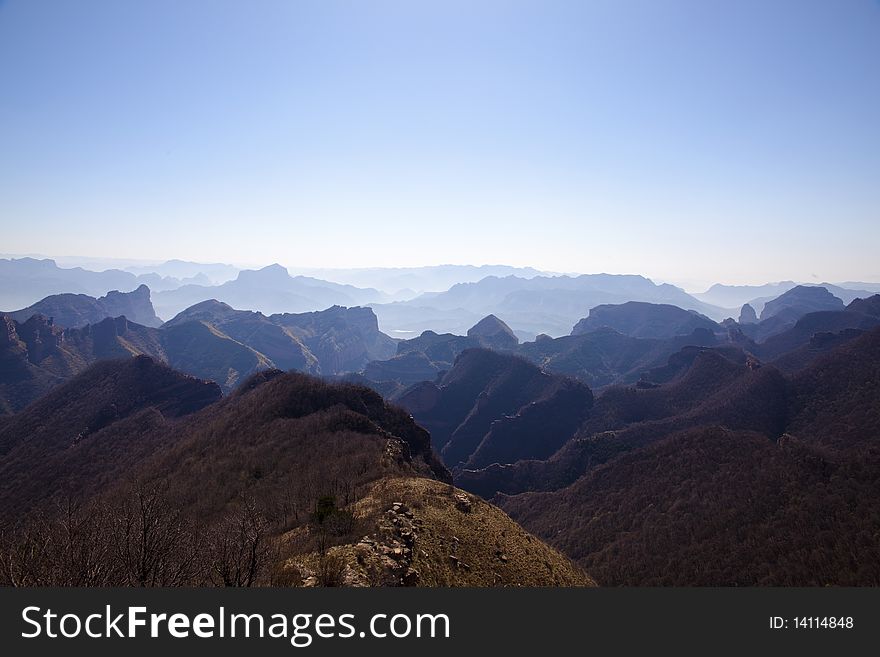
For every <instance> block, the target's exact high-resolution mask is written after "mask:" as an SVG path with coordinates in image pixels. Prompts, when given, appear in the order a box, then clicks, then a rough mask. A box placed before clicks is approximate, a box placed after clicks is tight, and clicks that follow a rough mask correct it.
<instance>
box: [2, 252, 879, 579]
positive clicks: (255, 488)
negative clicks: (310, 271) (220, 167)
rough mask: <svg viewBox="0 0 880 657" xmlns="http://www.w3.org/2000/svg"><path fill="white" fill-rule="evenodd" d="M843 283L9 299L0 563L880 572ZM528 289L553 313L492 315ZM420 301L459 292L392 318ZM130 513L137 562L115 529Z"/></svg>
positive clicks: (198, 291)
mask: <svg viewBox="0 0 880 657" xmlns="http://www.w3.org/2000/svg"><path fill="white" fill-rule="evenodd" d="M184 264H185V263H184ZM44 266H45V265H40V267H44ZM181 267H182V270H181V272H180V273H187V272H188V271H189V270H187V269H186V267H185V266H183V265H181ZM169 271H171V270H169ZM227 273H229V272H227ZM132 275H133V274H132ZM581 279H584V280H581ZM778 289H779V288H777V290H778ZM612 290H613V291H612ZM753 291H754V290H751V291H748V292H749V293H751V292H753ZM214 292H220V293H221V294H219V295H218V296H221V297H225V299H227V301H224V300H223V299H221V298H215V297H211V298H206V299H200V300H198V301H197V302H195V303H193V304H191V305H188V306H186V307H185V308H182V309H181V310H180V311H179V312H177V313H175V315H174V316H173V317H168V318H167V319H168V321H166V322H164V323H162V322H161V320H160V319H159V318H158V317H157V313H156V312H154V309H153V305H152V300H154V299H156V298H157V297H161V296H162V295H169V294H172V295H173V294H174V293H177V294H178V295H179V299H178V300H177V301H174V297H170V298H171V299H172V301H174V303H178V302H180V303H182V300H183V299H186V298H188V297H187V295H189V294H193V295H194V296H193V298H199V297H201V296H203V295H205V294H209V293H214ZM300 292H302V293H303V294H300ZM838 292H839V290H838V289H837V288H835V287H833V286H812V285H792V286H791V287H788V288H787V289H785V290H784V291H782V292H781V293H779V294H777V295H776V296H774V297H772V298H768V299H765V300H764V301H762V303H761V304H756V307H753V306H752V305H751V304H745V305H744V306H743V307H742V308H741V309H738V310H735V311H733V312H732V313H731V314H729V315H727V314H726V312H725V313H718V312H717V310H718V309H715V310H713V311H712V312H713V313H714V314H713V315H711V316H710V315H709V314H707V313H706V312H703V310H706V309H707V308H706V305H705V304H704V303H703V302H702V301H699V300H694V301H695V303H693V302H691V301H688V299H687V298H685V297H688V295H686V294H685V293H684V292H683V291H681V290H680V289H678V288H674V287H673V286H662V285H660V286H658V285H654V283H652V282H651V281H650V280H648V279H644V278H642V277H608V276H604V275H603V276H597V277H577V278H574V277H547V276H542V275H537V274H536V275H535V276H534V277H532V278H528V279H527V278H522V277H517V276H510V277H507V278H494V279H493V278H491V277H490V278H486V279H482V280H480V281H478V282H473V283H464V284H460V285H456V286H453V288H451V289H450V290H448V291H447V292H442V293H439V294H423V295H421V296H420V297H419V298H418V300H414V301H412V302H404V303H393V304H374V305H372V306H366V305H364V306H359V305H357V304H354V303H349V304H348V306H347V307H345V306H342V305H332V304H329V307H324V308H322V309H320V310H314V309H313V310H308V311H304V312H290V309H291V307H296V306H291V305H289V304H288V302H290V304H293V303H303V304H305V305H304V306H303V307H311V306H310V305H309V304H312V305H313V304H319V303H324V302H327V301H332V300H333V299H340V298H341V297H340V296H339V295H343V296H346V297H351V296H357V295H360V294H363V295H369V294H373V293H379V294H381V292H379V291H378V290H372V291H370V290H365V289H361V288H352V289H349V288H347V287H345V286H343V285H338V284H325V282H323V281H320V280H318V279H311V278H305V277H296V276H290V274H289V273H288V272H287V271H286V270H285V269H284V268H283V267H278V266H272V267H268V268H265V269H262V270H243V271H240V272H237V273H236V277H235V278H234V279H232V280H229V281H227V282H225V283H222V284H220V285H189V286H182V287H180V288H178V289H177V290H174V291H172V292H168V291H165V292H155V293H152V292H151V290H150V289H148V288H147V287H146V286H138V287H136V288H134V289H133V290H132V291H128V292H125V291H119V290H114V291H109V292H107V293H106V294H103V295H101V296H97V295H96V296H91V295H84V294H73V293H62V294H53V295H50V296H47V297H46V298H44V299H42V300H39V301H37V302H36V303H32V304H30V305H29V306H27V307H25V308H22V309H21V310H17V311H12V312H9V313H3V314H2V317H0V319H2V322H3V324H2V326H0V499H2V501H3V504H2V505H0V507H2V510H0V534H2V541H0V573H2V574H0V577H2V578H3V579H2V583H6V584H15V585H20V584H22V585H203V584H222V585H254V584H275V585H297V586H298V585H305V586H312V585H350V586H362V585H442V586H449V585H455V586H458V585H480V586H484V585H541V586H544V585H589V584H592V583H594V582H598V583H599V584H603V585H829V584H832V585H865V584H874V585H876V584H878V583H880V570H878V568H877V565H876V564H877V563H880V559H878V557H880V541H878V538H877V537H878V536H880V533H878V528H880V520H878V519H880V497H878V495H877V491H878V487H877V482H878V481H880V479H878V476H880V474H878V473H880V452H878V448H877V445H876V433H877V428H878V427H880V397H878V390H880V295H870V294H864V295H863V296H860V297H857V298H852V295H851V294H848V295H845V296H846V299H847V300H844V298H842V297H841V296H839V295H838ZM305 293H308V294H310V295H312V296H310V297H305V296H303V295H304V294H305ZM743 294H745V292H744V293H743ZM523 295H524V296H523ZM566 295H569V296H566ZM603 295H604V296H603ZM616 295H619V297H618V296H616ZM681 295H684V297H682V296H681ZM609 296H610V297H612V298H611V299H609V298H608V297H609ZM599 297H602V298H603V300H602V302H601V303H597V304H595V305H589V303H588V307H586V308H583V309H582V310H581V311H579V312H578V314H577V315H573V313H575V310H576V309H577V308H579V307H580V305H579V304H580V303H581V301H578V299H580V300H589V299H594V300H595V299H596V298H599ZM629 297H641V298H629ZM644 297H654V298H655V300H654V301H648V300H644ZM667 297H674V298H675V299H678V303H681V304H684V305H686V306H688V307H684V305H678V303H673V302H672V300H671V299H669V298H667ZM164 298H165V299H166V300H167V299H168V298H169V297H168V296H165V297H164ZM618 298H619V299H620V300H619V301H615V299H618ZM689 298H690V299H693V297H689ZM248 299H249V301H248ZM291 299H292V301H291ZM297 299H300V300H297ZM301 299H306V301H301ZM228 300H234V301H236V303H242V304H244V306H245V307H237V306H236V305H235V304H233V303H230V302H229V301H228ZM416 301H417V303H416ZM520 301H522V303H523V304H524V305H523V306H522V311H521V312H522V313H523V314H522V317H527V316H529V317H530V318H531V319H530V320H529V321H532V322H534V324H535V326H534V328H538V325H539V324H540V325H541V326H543V327H546V326H548V324H547V323H546V322H545V320H546V318H547V317H555V319H553V320H552V321H553V322H559V324H558V326H559V327H561V326H562V324H561V322H562V318H564V317H568V319H567V320H566V321H568V320H570V323H569V324H568V325H567V328H566V330H565V331H559V332H558V335H557V336H556V337H553V335H551V334H548V333H547V332H545V331H543V330H542V331H541V332H540V333H537V334H535V335H533V336H529V331H527V330H523V329H522V328H517V325H516V324H510V323H508V321H507V319H506V317H507V316H510V314H509V313H508V315H505V314H504V312H502V311H500V310H499V311H498V312H493V310H496V309H498V308H506V309H508V310H509V309H511V308H515V307H516V304H517V303H520ZM274 303H277V304H279V305H278V306H277V307H279V308H285V309H286V310H285V311H283V312H275V313H270V312H264V311H262V310H255V309H254V308H255V307H267V304H268V307H272V305H271V304H274ZM421 303H431V304H435V305H434V306H432V307H431V308H433V310H430V309H428V310H426V312H427V313H428V314H427V315H425V316H426V317H429V316H432V315H431V313H434V312H436V313H441V314H443V313H445V314H446V316H447V317H448V318H456V317H458V318H459V319H460V320H463V319H464V318H465V317H471V318H472V319H471V320H469V322H470V323H469V324H468V325H467V326H465V327H464V328H463V329H461V330H457V331H455V332H445V333H444V332H439V331H438V330H425V331H423V332H421V334H419V335H417V336H414V337H409V338H408V339H396V338H395V337H392V336H389V335H388V334H387V333H385V332H383V331H382V330H381V328H382V325H381V324H380V318H379V315H381V313H383V312H384V310H385V309H387V308H408V310H406V312H413V313H416V312H417V311H418V310H419V308H423V309H426V308H428V307H427V306H424V307H423V306H419V305H417V304H421ZM484 303H485V307H484V306H483V305H481V304H484ZM528 304H534V312H532V313H531V315H529V313H528V311H527V310H526V308H527V307H528ZM566 304H568V305H566ZM695 306H696V307H695ZM563 307H565V308H567V310H566V311H565V312H567V313H572V315H571V316H566V315H564V314H548V315H543V314H542V313H543V312H545V311H547V312H549V311H550V310H552V311H553V312H554V313H555V312H556V311H558V310H559V309H560V308H563ZM481 308H483V310H482V312H481V311H480V309H481ZM701 308H702V310H701ZM749 310H751V312H750V311H749ZM722 314H725V315H726V317H724V318H721V315H722ZM734 315H736V316H737V317H739V318H740V321H737V320H735V319H733V318H732V317H733V316H734ZM513 316H514V317H516V313H514V314H513ZM386 317H387V316H386ZM456 321H458V320H456ZM542 322H543V323H542ZM549 325H552V323H551V324H549ZM519 326H520V327H522V326H523V325H522V324H520V325H519ZM436 328H439V327H436ZM196 491H197V492H196ZM172 500H173V502H172ZM138 509H140V510H141V515H140V516H138V513H136V511H137V510H138ZM144 509H147V510H149V514H153V515H149V514H148V516H144V515H143V510H144ZM62 510H64V511H63V512H62ZM508 514H509V515H508ZM146 521H149V528H150V531H155V532H158V535H157V536H156V540H157V541H159V542H160V543H161V542H162V541H165V542H166V543H167V546H166V547H167V550H166V549H164V548H163V554H165V555H166V557H164V560H160V561H159V562H157V563H156V564H155V567H151V568H150V569H148V571H144V570H143V569H140V570H139V569H138V568H136V567H134V566H135V565H136V564H137V563H143V560H140V561H138V560H137V559H133V555H134V556H136V553H137V549H138V548H137V546H136V545H135V543H133V542H132V540H133V539H132V537H133V536H134V534H130V535H127V534H125V533H122V534H120V533H119V532H118V531H115V530H114V531H110V530H109V528H110V527H117V528H118V527H124V526H128V527H130V528H132V531H141V532H143V531H146V530H147V525H144V524H143V523H145V522H146ZM138 522H140V523H142V524H141V525H138V524H137V523H138ZM71 523H73V524H71ZM517 523H519V524H517ZM73 527H75V528H76V531H72V528H73ZM528 532H532V533H533V534H534V535H532V534H529V533H528ZM247 537H250V538H247ZM536 537H537V538H536ZM242 541H244V543H242ZM544 541H546V543H545V542H544ZM71 554H76V555H77V558H76V559H75V560H73V561H71V560H70V559H68V558H67V557H66V556H65V555H71ZM242 555H250V557H247V558H245V557H243V556H242ZM65 559H67V560H66V561H65ZM569 559H573V560H574V561H575V563H574V564H573V563H572V562H571V561H569ZM248 573H250V574H248ZM587 573H589V575H588V574H587ZM594 578H595V579H594Z"/></svg>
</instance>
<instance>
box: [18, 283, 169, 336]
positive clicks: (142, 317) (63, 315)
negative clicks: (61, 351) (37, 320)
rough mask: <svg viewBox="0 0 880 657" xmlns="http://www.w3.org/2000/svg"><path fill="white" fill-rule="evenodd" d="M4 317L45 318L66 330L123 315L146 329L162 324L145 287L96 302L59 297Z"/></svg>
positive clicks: (77, 296)
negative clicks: (34, 316)
mask: <svg viewBox="0 0 880 657" xmlns="http://www.w3.org/2000/svg"><path fill="white" fill-rule="evenodd" d="M4 314H6V315H8V316H10V317H12V318H13V319H14V320H16V321H18V322H24V321H27V320H28V319H30V317H31V316H32V315H43V316H44V317H47V318H50V319H52V320H53V321H54V322H55V323H56V324H58V325H60V326H63V327H64V328H81V327H83V326H85V325H86V324H96V323H98V322H100V321H101V320H103V319H106V318H108V317H119V316H122V315H124V316H125V317H127V318H128V319H130V320H131V321H133V322H137V323H138V324H143V325H144V326H153V327H156V326H159V325H161V324H162V320H160V319H159V318H158V317H157V316H156V313H155V312H154V311H153V305H152V303H151V302H150V288H148V287H147V286H146V285H140V286H138V287H137V288H136V289H135V290H132V291H131V292H118V291H115V290H113V291H110V292H108V293H107V295H106V296H103V297H99V298H97V299H95V298H94V297H90V296H88V295H86V294H56V295H52V296H49V297H46V298H45V299H43V300H42V301H38V302H37V303H35V304H33V305H32V306H29V307H27V308H23V309H21V310H15V311H12V312H8V313H4Z"/></svg>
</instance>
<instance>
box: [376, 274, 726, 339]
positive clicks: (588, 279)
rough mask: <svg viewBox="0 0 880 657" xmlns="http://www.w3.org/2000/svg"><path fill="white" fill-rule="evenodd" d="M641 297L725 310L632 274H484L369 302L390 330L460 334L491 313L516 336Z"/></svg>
mask: <svg viewBox="0 0 880 657" xmlns="http://www.w3.org/2000/svg"><path fill="white" fill-rule="evenodd" d="M627 301H644V302H650V303H664V304H671V305H676V306H678V307H680V308H684V309H686V310H696V311H697V312H700V313H703V314H706V315H708V316H710V317H711V316H715V317H717V319H719V320H720V319H723V317H724V316H725V311H724V310H723V309H721V308H717V307H714V306H711V305H709V304H706V303H704V302H702V301H699V300H697V299H695V298H694V297H692V296H690V295H689V294H687V293H686V292H685V291H684V290H682V289H681V288H678V287H675V286H673V285H669V284H660V285H657V284H655V283H653V282H652V281H651V280H650V279H647V278H645V277H643V276H635V275H614V274H584V275H580V276H574V277H572V276H554V277H548V276H535V277H533V278H529V279H524V278H520V277H517V276H506V277H504V278H498V277H495V276H489V277H487V278H484V279H482V280H480V281H478V282H475V283H461V284H458V285H454V286H453V287H451V288H450V289H449V290H448V291H446V292H443V293H440V294H424V295H421V296H419V297H417V298H415V299H412V300H410V301H406V302H399V303H393V304H371V306H372V307H373V309H374V310H375V311H376V315H377V316H378V317H379V323H380V326H381V327H382V328H383V330H385V331H386V332H388V333H389V334H391V335H396V334H395V333H393V332H392V331H393V330H414V331H416V332H417V333H421V332H422V331H424V330H428V329H431V330H435V331H448V332H452V333H459V334H461V333H464V332H465V331H466V330H467V328H468V327H470V326H472V325H473V324H474V323H475V322H476V321H477V320H478V319H479V318H480V317H484V316H485V315H486V314H488V313H491V314H494V315H496V316H497V317H499V318H501V319H502V320H503V321H504V322H506V323H507V324H508V325H509V326H510V327H511V328H512V329H513V331H514V332H515V333H516V334H517V335H518V336H520V338H521V339H532V338H533V337H534V336H535V335H537V334H539V333H547V334H549V335H551V336H561V335H568V334H569V333H570V332H571V327H572V326H573V325H574V324H575V323H576V322H577V321H578V320H579V319H581V318H582V317H584V316H585V315H586V314H587V313H588V312H589V310H590V309H591V308H593V307H595V306H598V305H601V304H619V303H624V302H627Z"/></svg>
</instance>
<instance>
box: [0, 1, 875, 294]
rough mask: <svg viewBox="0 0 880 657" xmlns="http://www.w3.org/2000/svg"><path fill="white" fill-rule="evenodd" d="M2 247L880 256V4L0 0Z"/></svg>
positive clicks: (238, 258) (809, 264)
mask: <svg viewBox="0 0 880 657" xmlns="http://www.w3.org/2000/svg"><path fill="white" fill-rule="evenodd" d="M0 221H2V244H0V251H2V252H15V253H24V252H41V253H50V254H57V255H63V254H70V255H72V254H79V255H90V256H118V257H132V258H171V257H179V258H185V259H191V260H202V261H232V262H248V263H269V262H273V261H278V262H282V263H285V264H288V265H293V266H340V267H345V266H362V265H418V264H437V263H441V262H453V263H474V264H480V263H501V262H503V263H509V264H514V265H533V266H536V267H539V268H545V269H553V270H565V271H582V272H595V271H609V272H637V273H644V274H646V275H650V276H654V277H656V278H659V279H665V280H676V281H685V280H700V281H710V280H711V281H723V282H746V281H762V280H775V279H789V278H791V279H801V280H811V279H820V280H826V279H830V280H843V279H862V280H865V279H871V280H878V277H880V265H878V258H877V257H876V253H877V245H878V244H880V2H878V1H877V0H822V1H819V0H727V1H722V0H690V1H684V0H680V1H674V0H669V1H665V2H664V1H661V0H642V1H627V0H603V1H595V2H590V1H588V0H584V1H581V2H552V1H548V0H536V1H534V2H492V1H486V2H479V1H477V0H468V1H463V2H459V1H457V0H442V1H438V2H405V1H402V0H401V1H398V2H376V1H367V0H364V1H355V0H350V1H347V2H334V1H332V0H316V1H315V2H296V1H294V0H290V1H287V0H279V1H277V2H276V1H272V2H270V1H262V2H261V1H258V0H254V1H249V2H245V1H243V0H242V1H240V2H222V1H203V2H199V1H194V0H187V1H185V2H184V1H178V0H173V1H157V0H151V1H149V2H148V1H146V0H144V1H142V2H117V1H114V0H106V1H104V2H92V1H88V0H77V1H75V2H72V1H65V0H57V1H54V2H53V1H43V0H6V1H2V0H0Z"/></svg>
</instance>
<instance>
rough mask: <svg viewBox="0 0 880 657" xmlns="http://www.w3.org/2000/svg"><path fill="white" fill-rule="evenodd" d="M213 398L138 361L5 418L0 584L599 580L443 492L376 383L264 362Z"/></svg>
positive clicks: (431, 464)
mask: <svg viewBox="0 0 880 657" xmlns="http://www.w3.org/2000/svg"><path fill="white" fill-rule="evenodd" d="M219 395H220V391H219V388H218V387H217V386H216V385H214V384H211V383H205V382H203V381H200V380H197V379H194V378H191V377H186V376H183V375H181V374H179V373H177V372H174V371H173V370H170V369H169V368H167V367H166V366H164V365H162V364H159V363H157V362H155V361H154V360H152V359H151V358H149V357H147V356H137V357H135V358H131V359H127V360H124V361H108V362H104V363H100V364H97V365H94V366H92V367H91V368H89V369H88V370H86V371H85V372H83V373H82V374H80V375H78V376H77V377H75V378H74V379H72V380H70V381H69V382H67V383H66V384H64V385H63V386H61V387H59V388H58V389H56V390H54V391H52V392H51V393H49V394H48V395H47V396H46V397H44V398H43V399H42V400H40V401H39V402H37V403H36V404H34V405H33V406H31V407H29V408H28V409H27V410H26V411H24V412H22V413H19V414H17V415H15V416H13V417H12V418H11V419H10V420H9V421H8V422H5V423H4V424H3V426H2V427H0V498H2V499H3V500H4V504H3V506H2V509H0V525H2V526H3V527H4V528H5V529H6V531H4V532H3V534H2V546H0V548H2V549H0V566H2V567H0V583H2V584H6V585H16V586H20V585H28V586H47V585H55V586H58V585H67V586H71V585H73V586H107V585H115V586H181V585H189V586H192V585H202V586H204V585H219V586H252V585H265V584H272V585H282V586H316V585H323V586H376V585H383V586H401V585H404V586H452V585H455V586H492V585H513V586H526V585H528V586H572V585H591V584H592V583H593V582H592V580H591V579H590V578H589V576H587V575H586V574H584V573H583V571H581V570H580V569H579V568H577V567H576V566H574V565H573V564H571V562H570V561H569V560H568V559H566V558H565V557H564V556H562V555H561V554H559V553H558V552H557V551H555V550H553V549H552V548H549V547H548V546H547V545H546V544H544V543H543V542H541V541H540V540H538V539H536V538H534V537H533V536H531V535H529V534H527V533H526V532H524V531H523V530H522V529H521V528H519V527H518V526H517V525H516V524H515V523H513V522H512V521H511V520H510V519H509V518H507V516H506V515H505V514H504V513H503V512H501V511H499V510H498V509H497V508H496V507H493V506H492V505H490V504H488V503H486V502H484V501H482V500H480V499H478V498H476V497H474V496H472V495H470V494H468V493H466V492H464V491H461V490H458V489H456V488H454V487H452V486H451V485H450V484H449V479H450V478H449V474H448V472H447V471H446V469H445V468H444V467H443V466H442V465H441V464H440V463H439V461H437V460H436V458H435V457H434V455H433V452H432V449H431V443H430V436H429V435H428V433H427V432H426V431H425V430H424V429H422V428H421V427H419V426H418V425H416V424H415V423H414V422H413V421H412V419H411V418H410V417H409V416H408V415H407V414H406V413H404V412H403V411H401V410H400V409H398V408H395V407H393V406H389V405H388V404H387V403H385V402H384V400H383V399H382V398H381V397H380V396H379V395H377V394H376V393H374V392H372V391H371V390H368V389H366V388H362V387H358V386H352V385H345V384H335V385H330V384H326V383H323V382H321V381H319V380H318V379H315V378H312V377H309V376H307V375H302V374H284V373H282V372H279V371H277V370H269V371H265V372H262V373H259V374H256V375H254V376H253V377H251V378H250V379H249V380H248V381H247V382H245V383H244V384H243V385H242V386H240V387H239V389H238V390H237V391H236V393H235V394H233V395H230V396H229V397H227V398H224V399H219ZM172 500H173V502H172ZM59 503H60V504H66V506H65V509H66V510H65V511H64V513H62V514H60V515H59V514H53V513H52V511H51V510H52V509H53V508H57V507H55V506H53V505H56V504H59ZM74 527H75V530H74V529H73V528H74ZM111 528H113V529H112V530H111Z"/></svg>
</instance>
